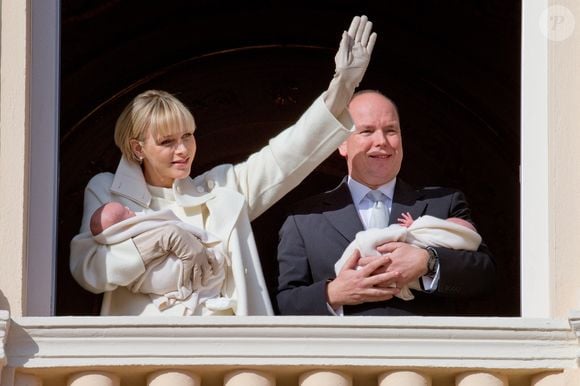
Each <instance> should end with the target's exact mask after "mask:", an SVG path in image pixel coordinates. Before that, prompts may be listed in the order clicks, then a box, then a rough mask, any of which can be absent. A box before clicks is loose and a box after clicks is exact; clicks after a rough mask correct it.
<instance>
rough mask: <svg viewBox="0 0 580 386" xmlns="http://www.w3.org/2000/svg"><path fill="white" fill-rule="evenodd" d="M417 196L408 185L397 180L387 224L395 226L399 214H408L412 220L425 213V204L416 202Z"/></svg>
mask: <svg viewBox="0 0 580 386" xmlns="http://www.w3.org/2000/svg"><path fill="white" fill-rule="evenodd" d="M418 198H419V194H418V193H417V191H416V190H415V189H413V188H412V187H411V186H410V185H409V184H407V183H406V182H404V181H401V180H400V179H397V184H396V185H395V193H394V197H393V204H392V206H391V214H390V216H389V224H396V223H397V219H398V218H399V217H401V214H403V213H405V212H409V213H410V214H411V216H413V218H414V219H416V218H418V217H420V216H422V215H423V214H424V213H425V208H426V206H427V203H426V202H425V201H420V202H417V200H418Z"/></svg>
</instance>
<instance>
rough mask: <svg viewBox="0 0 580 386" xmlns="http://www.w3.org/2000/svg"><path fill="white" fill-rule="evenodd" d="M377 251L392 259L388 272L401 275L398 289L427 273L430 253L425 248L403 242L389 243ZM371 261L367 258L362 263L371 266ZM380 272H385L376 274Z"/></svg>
mask: <svg viewBox="0 0 580 386" xmlns="http://www.w3.org/2000/svg"><path fill="white" fill-rule="evenodd" d="M377 251H378V252H379V253H381V254H383V255H387V256H388V257H389V258H390V259H391V264H390V265H389V266H388V267H387V272H388V271H396V272H398V273H399V280H398V281H397V287H402V286H403V285H406V284H408V283H409V282H411V281H413V280H415V279H418V278H420V277H421V276H424V275H425V274H426V273H427V260H429V253H428V252H427V251H426V250H425V249H423V248H418V247H415V246H413V245H411V244H407V243H402V242H389V243H386V244H383V245H381V246H379V247H378V248H377ZM369 261H370V260H369V258H365V259H364V260H363V261H361V262H360V263H361V264H365V263H366V264H368V265H370V264H371V262H369ZM380 272H384V271H380V270H379V271H378V272H376V273H380Z"/></svg>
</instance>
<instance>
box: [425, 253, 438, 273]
mask: <svg viewBox="0 0 580 386" xmlns="http://www.w3.org/2000/svg"><path fill="white" fill-rule="evenodd" d="M425 249H426V250H427V253H429V259H428V260H427V274H426V275H425V276H430V277H433V276H435V273H436V272H437V270H438V269H439V255H438V254H437V251H436V250H435V248H433V247H425Z"/></svg>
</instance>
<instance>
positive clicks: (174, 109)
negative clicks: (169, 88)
mask: <svg viewBox="0 0 580 386" xmlns="http://www.w3.org/2000/svg"><path fill="white" fill-rule="evenodd" d="M149 130H150V131H151V134H152V135H153V136H154V137H158V136H165V135H169V134H174V133H179V132H184V131H189V130H195V120H194V119H193V115H192V114H191V112H190V111H189V110H188V108H187V107H185V105H184V104H183V103H181V101H179V99H177V98H176V97H174V96H173V95H171V94H170V93H168V92H166V91H161V90H148V91H145V92H143V93H141V94H139V95H137V96H136V97H135V98H134V99H133V100H132V101H131V102H130V103H129V104H128V105H127V107H125V109H124V110H123V112H122V113H121V115H120V116H119V118H118V119H117V123H116V124H115V144H116V145H117V147H118V148H119V149H120V150H121V153H123V155H124V156H125V157H126V158H127V159H128V160H132V161H135V162H139V159H138V158H137V156H136V155H135V154H134V153H133V150H132V149H131V140H132V139H136V140H138V141H144V140H145V137H146V136H147V133H148V131H149Z"/></svg>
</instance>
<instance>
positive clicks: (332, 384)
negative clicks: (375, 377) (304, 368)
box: [298, 370, 352, 386]
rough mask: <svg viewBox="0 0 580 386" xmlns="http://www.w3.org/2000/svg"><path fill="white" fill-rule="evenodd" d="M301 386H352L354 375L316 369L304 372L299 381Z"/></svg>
mask: <svg viewBox="0 0 580 386" xmlns="http://www.w3.org/2000/svg"><path fill="white" fill-rule="evenodd" d="M298 385H299V386H352V377H351V376H350V375H349V374H344V373H341V372H340V371H332V370H328V371H322V370H315V371H310V372H308V373H304V374H302V375H301V376H300V379H299V381H298Z"/></svg>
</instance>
